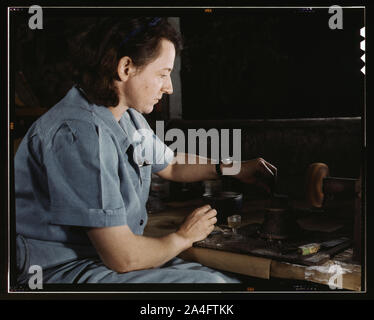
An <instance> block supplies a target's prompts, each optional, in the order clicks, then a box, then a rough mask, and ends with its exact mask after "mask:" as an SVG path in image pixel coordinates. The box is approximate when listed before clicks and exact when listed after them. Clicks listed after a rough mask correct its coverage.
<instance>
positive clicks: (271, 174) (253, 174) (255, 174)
mask: <svg viewBox="0 0 374 320" xmlns="http://www.w3.org/2000/svg"><path fill="white" fill-rule="evenodd" d="M235 177H236V178H237V179H239V180H240V181H242V182H244V183H249V184H255V185H258V186H259V187H262V188H264V189H265V190H266V191H267V192H269V193H271V192H272V191H273V190H274V186H275V183H276V179H277V168H276V167H275V166H273V165H272V164H271V163H269V162H267V161H265V160H264V159H262V158H257V159H253V160H248V161H243V162H241V167H240V172H239V173H238V174H236V175H235Z"/></svg>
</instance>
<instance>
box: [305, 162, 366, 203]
mask: <svg viewBox="0 0 374 320" xmlns="http://www.w3.org/2000/svg"><path fill="white" fill-rule="evenodd" d="M329 174H330V171H329V167H328V166H327V165H326V164H325V163H321V162H317V163H312V164H311V165H310V166H309V168H308V170H307V174H306V201H307V203H308V204H309V205H310V206H312V207H315V208H322V207H323V206H324V205H325V204H326V200H328V199H330V200H331V199H336V200H347V199H352V200H353V199H354V198H356V196H357V193H358V190H359V187H360V183H359V179H351V178H338V177H330V175H329Z"/></svg>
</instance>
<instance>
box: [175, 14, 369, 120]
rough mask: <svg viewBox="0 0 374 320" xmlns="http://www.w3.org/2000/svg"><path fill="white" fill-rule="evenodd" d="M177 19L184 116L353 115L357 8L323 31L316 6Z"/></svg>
mask: <svg viewBox="0 0 374 320" xmlns="http://www.w3.org/2000/svg"><path fill="white" fill-rule="evenodd" d="M235 12H236V14H227V13H226V14H224V13H221V14H220V13H219V12H218V13H217V14H214V15H210V16H198V17H194V18H193V23H191V19H190V17H186V18H182V19H181V31H182V34H183V36H184V37H185V50H184V52H183V55H182V73H181V75H182V90H183V91H182V93H183V95H182V97H183V118H185V119H233V118H234V119H243V118H247V119H254V118H300V117H302V118H304V117H306V118H309V117H338V116H339V117H347V116H360V115H361V113H362V106H363V93H364V89H363V88H364V87H363V81H364V75H363V74H362V73H361V72H360V69H361V68H362V66H363V65H364V63H363V62H362V61H361V60H360V57H361V56H362V54H363V52H362V51H361V50H360V41H362V40H363V38H362V37H361V36H360V34H359V30H360V28H362V27H363V26H364V15H363V10H362V9H343V29H342V30H339V29H335V30H331V29H330V28H329V26H328V21H329V19H330V17H331V16H332V14H329V13H328V9H327V8H323V9H311V10H310V9H309V10H307V9H262V10H261V9H252V10H251V9H248V10H245V11H244V10H240V11H235Z"/></svg>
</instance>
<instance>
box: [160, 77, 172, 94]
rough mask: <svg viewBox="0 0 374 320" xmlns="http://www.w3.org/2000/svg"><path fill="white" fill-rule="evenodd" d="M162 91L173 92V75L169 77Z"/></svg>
mask: <svg viewBox="0 0 374 320" xmlns="http://www.w3.org/2000/svg"><path fill="white" fill-rule="evenodd" d="M162 91H163V92H164V93H166V94H172V93H173V83H172V82H171V77H170V76H169V77H168V80H167V81H166V83H165V85H164V86H163V88H162Z"/></svg>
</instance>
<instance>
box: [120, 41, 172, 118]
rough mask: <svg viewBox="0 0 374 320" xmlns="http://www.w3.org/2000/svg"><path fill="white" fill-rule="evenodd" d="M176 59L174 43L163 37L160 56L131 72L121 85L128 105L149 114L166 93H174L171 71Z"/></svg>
mask: <svg viewBox="0 0 374 320" xmlns="http://www.w3.org/2000/svg"><path fill="white" fill-rule="evenodd" d="M174 59H175V48H174V44H173V43H172V42H170V41H168V40H165V39H162V40H161V43H160V53H159V56H158V57H157V58H156V59H155V60H153V61H152V62H150V63H149V64H147V65H146V66H143V67H141V68H140V69H138V70H136V72H132V73H130V76H129V78H128V80H127V81H126V82H125V83H124V84H123V85H122V86H121V88H122V89H120V90H121V91H122V92H121V93H120V94H122V95H123V98H124V102H125V104H126V106H128V107H130V108H134V109H136V110H137V111H138V112H140V113H145V114H148V113H150V112H152V110H153V106H154V105H155V104H156V103H157V102H158V101H159V100H160V99H161V98H162V95H163V94H164V93H166V94H172V93H173V85H172V83H171V78H170V73H171V71H172V69H173V66H174Z"/></svg>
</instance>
